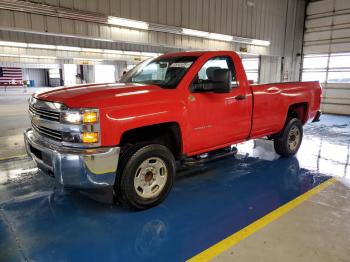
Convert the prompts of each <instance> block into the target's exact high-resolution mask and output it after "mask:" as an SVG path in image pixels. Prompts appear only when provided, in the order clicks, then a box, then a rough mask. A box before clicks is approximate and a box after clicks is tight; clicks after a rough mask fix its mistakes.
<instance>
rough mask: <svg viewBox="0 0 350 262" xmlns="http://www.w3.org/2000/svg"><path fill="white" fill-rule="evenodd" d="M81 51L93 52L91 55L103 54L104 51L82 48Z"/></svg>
mask: <svg viewBox="0 0 350 262" xmlns="http://www.w3.org/2000/svg"><path fill="white" fill-rule="evenodd" d="M81 51H83V52H91V53H103V49H98V48H84V47H83V48H82V49H81Z"/></svg>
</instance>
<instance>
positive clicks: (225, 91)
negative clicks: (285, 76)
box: [24, 51, 321, 209]
mask: <svg viewBox="0 0 350 262" xmlns="http://www.w3.org/2000/svg"><path fill="white" fill-rule="evenodd" d="M320 101H321V86H320V84H319V83H318V82H304V83H301V82H293V83H292V82H290V83H277V84H263V85H253V84H252V83H251V82H250V81H249V80H248V79H247V76H246V74H245V71H244V69H243V66H242V62H241V60H240V57H239V56H238V55H237V54H236V53H235V52H232V51H203V52H182V53H171V54H165V55H162V56H160V57H157V58H154V59H152V60H149V61H145V62H142V63H141V64H139V65H138V66H136V67H135V68H134V69H132V70H131V71H129V72H128V73H127V74H125V75H124V76H123V78H122V79H121V80H120V82H118V83H110V84H108V83H106V84H88V85H78V86H71V87H60V88H55V89H52V90H50V91H46V92H42V93H36V94H34V95H33V96H31V97H30V99H29V114H30V119H31V125H32V128H30V129H28V130H27V131H26V132H25V134H24V137H25V144H26V150H27V152H28V154H29V155H30V156H31V157H32V158H33V159H34V160H35V162H36V163H37V165H38V167H39V169H41V170H44V171H45V173H48V174H51V175H52V176H53V177H55V179H56V180H57V181H58V182H59V183H61V184H62V185H63V186H64V187H72V188H79V189H86V190H89V189H93V190H95V189H97V190H102V189H109V190H111V191H112V192H113V198H114V199H115V200H117V201H118V202H119V203H121V204H123V205H125V206H128V207H130V208H134V209H146V208H149V207H152V206H155V205H157V204H159V203H160V202H162V201H163V200H164V199H165V198H166V196H167V195H168V193H169V192H170V190H171V188H172V185H173V182H174V179H175V175H176V163H179V162H182V161H183V162H186V160H190V161H189V162H191V161H192V162H193V161H195V160H196V159H202V158H204V157H205V156H207V155H209V154H211V152H220V150H221V149H227V148H230V146H231V145H234V144H237V143H240V142H243V141H246V140H248V139H255V138H261V137H267V138H268V139H271V140H273V143H274V147H275V150H276V152H277V153H278V154H279V155H281V156H283V157H289V156H292V155H294V154H296V153H297V151H298V149H299V147H300V144H301V141H302V137H303V125H304V124H305V123H306V122H307V121H309V120H310V121H318V120H319V118H320V111H319V109H320ZM223 151H225V150H223ZM208 152H209V153H208ZM214 155H215V154H214Z"/></svg>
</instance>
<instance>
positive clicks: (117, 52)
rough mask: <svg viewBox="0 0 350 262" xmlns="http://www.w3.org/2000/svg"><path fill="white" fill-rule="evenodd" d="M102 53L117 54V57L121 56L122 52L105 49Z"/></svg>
mask: <svg viewBox="0 0 350 262" xmlns="http://www.w3.org/2000/svg"><path fill="white" fill-rule="evenodd" d="M103 52H104V53H107V54H118V55H122V54H123V51H122V50H112V49H105V50H103Z"/></svg>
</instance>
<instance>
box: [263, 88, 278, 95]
mask: <svg viewBox="0 0 350 262" xmlns="http://www.w3.org/2000/svg"><path fill="white" fill-rule="evenodd" d="M266 92H267V93H271V94H275V93H280V92H281V89H279V88H278V87H269V88H268V89H266Z"/></svg>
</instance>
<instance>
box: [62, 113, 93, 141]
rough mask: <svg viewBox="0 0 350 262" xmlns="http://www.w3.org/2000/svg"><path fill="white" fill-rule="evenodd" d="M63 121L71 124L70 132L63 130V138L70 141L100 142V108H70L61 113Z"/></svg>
mask: <svg viewBox="0 0 350 262" xmlns="http://www.w3.org/2000/svg"><path fill="white" fill-rule="evenodd" d="M61 123H64V124H71V125H81V126H80V127H78V126H76V127H73V126H71V127H70V128H69V129H71V131H70V132H68V131H65V132H62V140H63V141H64V142H68V143H79V144H80V143H82V144H97V143H99V139H100V135H99V130H100V128H99V111H98V109H68V110H66V111H63V112H62V113H61Z"/></svg>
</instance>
